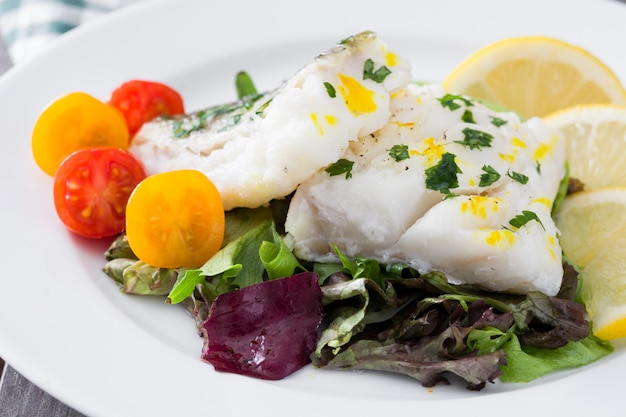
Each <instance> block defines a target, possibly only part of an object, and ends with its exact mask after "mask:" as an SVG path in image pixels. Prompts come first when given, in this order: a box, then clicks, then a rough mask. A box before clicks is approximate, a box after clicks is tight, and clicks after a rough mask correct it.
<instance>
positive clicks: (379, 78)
mask: <svg viewBox="0 0 626 417" xmlns="http://www.w3.org/2000/svg"><path fill="white" fill-rule="evenodd" d="M389 74H391V70H390V69H389V68H387V67H386V66H384V65H382V66H380V67H378V69H377V70H376V71H374V61H372V60H371V58H368V59H367V61H365V65H364V66H363V79H364V80H367V79H370V80H372V81H375V82H377V83H382V82H383V81H385V78H387V76H388V75H389Z"/></svg>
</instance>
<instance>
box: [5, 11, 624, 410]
mask: <svg viewBox="0 0 626 417" xmlns="http://www.w3.org/2000/svg"><path fill="white" fill-rule="evenodd" d="M625 21H626V4H619V3H618V2H616V1H615V2H613V1H608V0H588V1H578V0H576V1H574V0H563V1H555V0H552V1H545V0H524V1H518V2H508V3H506V2H503V1H498V0H472V1H466V0H452V1H451V0H438V1H434V0H429V1H419V0H412V1H406V0H385V1H382V2H381V1H375V0H360V1H358V2H357V1H353V2H350V1H344V2H340V1H336V0H317V1H315V2H308V3H306V4H303V5H300V4H297V3H296V2H286V1H285V2H281V1H280V0H264V1H252V0H239V1H222V2H219V3H212V2H205V1H193V0H187V1H180V0H176V1H169V2H167V1H166V2H163V1H148V2H146V3H144V4H138V5H136V6H131V7H129V8H128V9H126V10H123V11H121V12H118V13H114V14H112V15H110V16H107V17H106V18H103V19H101V20H98V21H95V22H93V24H90V25H87V26H85V27H82V28H80V29H78V30H75V31H73V32H71V33H69V34H68V35H66V36H64V37H62V38H61V39H60V40H59V41H58V42H57V43H56V44H55V45H54V46H53V47H51V48H50V49H49V50H48V51H46V53H43V54H42V55H40V56H38V57H37V58H36V59H34V60H32V61H30V62H28V63H26V64H24V65H22V66H20V67H17V68H14V69H13V70H11V71H9V73H7V74H6V75H5V76H4V77H2V78H0V121H1V123H0V126H1V127H2V128H1V130H0V132H1V133H0V137H1V138H2V144H1V146H2V148H1V149H2V152H1V153H0V158H1V162H0V184H1V190H2V216H0V221H1V222H2V223H1V228H0V230H2V238H1V239H0V242H1V243H0V257H1V262H0V294H1V297H0V356H2V357H4V358H5V359H6V360H7V361H8V362H9V363H10V364H11V365H12V366H13V367H15V368H16V369H17V370H18V371H19V372H21V373H22V374H24V375H25V376H26V377H27V378H29V379H30V380H32V381H33V382H34V383H36V384H37V385H39V386H40V387H41V388H43V389H44V390H46V391H48V392H50V393H51V394H52V395H54V396H56V397H58V398H59V399H61V400H62V401H64V402H66V403H68V404H69V405H71V406H73V407H75V408H77V409H78V410H80V411H82V412H83V413H86V414H88V415H91V416H107V417H124V416H132V417H136V416H141V415H144V416H145V415H153V416H180V415H192V414H199V415H210V414H211V415H221V416H228V415H246V414H249V415H250V414H261V415H264V414H268V415H270V414H271V415H276V416H280V415H292V414H294V413H296V414H297V415H300V416H314V415H315V416H319V415H323V414H328V413H330V414H333V415H345V413H346V412H348V413H350V415H361V416H369V415H372V416H374V415H376V416H379V415H382V413H385V414H386V415H399V413H402V414H406V413H407V412H411V413H417V412H419V413H420V414H428V413H429V412H435V411H437V412H438V413H441V412H445V413H446V414H453V413H464V414H465V415H474V414H484V413H485V412H486V410H487V409H486V408H483V407H489V410H506V411H505V413H506V415H507V416H517V415H522V414H524V415H526V414H528V410H529V409H533V410H537V412H539V413H541V414H546V415H548V414H553V413H558V415H561V414H563V415H564V414H565V413H566V412H567V411H568V410H576V411H579V412H581V413H582V412H587V413H592V412H593V413H599V412H602V411H604V412H609V410H610V409H611V407H613V406H614V405H615V404H616V403H617V401H618V400H619V399H620V395H622V384H621V383H622V382H623V373H624V372H626V357H625V356H624V354H623V353H624V351H623V349H618V350H617V351H616V353H615V354H613V355H611V356H609V357H607V358H605V359H603V360H601V361H599V362H597V363H595V364H593V365H591V366H588V367H585V368H582V369H577V370H572V371H567V372H560V373H556V374H553V375H550V376H548V377H546V378H543V379H541V380H539V381H537V382H535V383H532V384H525V385H505V384H500V383H496V384H493V385H491V384H490V385H488V386H487V387H486V388H485V389H484V390H483V391H481V392H469V391H466V390H465V389H464V388H463V387H462V384H456V385H452V386H436V387H434V388H432V389H426V388H424V387H422V386H421V385H420V384H419V383H417V382H414V381H413V380H411V379H409V378H402V377H397V376H391V375H383V374H377V373H347V372H336V371H335V372H333V371H322V370H313V369H310V368H306V369H304V370H302V371H301V372H298V373H297V374H295V375H293V376H291V377H289V378H287V379H285V380H283V381H279V382H266V381H260V380H255V379H251V378H246V377H242V376H238V375H231V374H223V373H216V372H215V371H214V370H213V369H212V367H211V366H210V365H208V364H205V363H203V362H201V361H200V359H199V355H200V349H201V346H202V341H201V339H200V338H199V337H198V336H197V335H196V333H195V327H194V324H193V322H192V320H191V319H190V318H189V317H188V316H187V315H186V313H184V312H183V311H182V309H181V308H179V307H176V306H168V305H165V304H162V303H161V302H159V301H157V300H155V299H148V298H142V297H132V296H127V295H122V294H120V293H119V292H118V290H117V288H116V286H115V284H114V283H113V282H112V281H110V280H109V279H108V278H107V277H105V276H104V274H103V273H101V272H100V268H101V267H102V266H103V262H104V261H103V256H102V254H103V251H104V250H105V248H106V246H107V245H106V243H103V242H92V241H86V240H83V239H79V238H76V237H74V236H72V235H70V234H69V233H68V232H67V231H66V230H65V229H64V227H63V226H62V225H61V224H60V222H59V221H58V220H57V218H56V215H55V213H54V209H53V205H52V198H51V188H52V187H51V186H52V181H51V178H49V177H47V176H46V175H45V174H43V173H42V172H40V171H39V169H38V168H37V167H36V166H35V164H34V162H33V159H32V156H31V152H30V132H31V129H32V126H33V124H34V122H35V120H36V118H37V115H38V114H39V112H40V111H41V110H42V109H43V108H44V106H45V105H46V104H47V103H49V102H50V101H51V100H53V99H54V98H56V97H58V96H60V95H62V94H65V93H68V92H70V91H86V92H89V93H91V94H93V95H95V96H98V97H100V98H102V99H106V98H107V96H108V94H109V92H110V91H111V90H112V89H113V88H114V87H116V86H117V85H118V84H120V83H121V82H123V81H126V80H128V79H131V78H144V79H153V80H159V81H163V82H166V83H168V84H170V85H172V86H174V87H175V88H176V89H178V90H179V91H181V93H182V94H183V96H184V97H185V99H186V103H187V107H188V109H190V110H191V109H199V108H200V107H203V106H206V105H209V104H214V103H218V102H221V101H224V100H229V99H232V98H233V97H234V94H235V93H234V87H233V77H234V74H235V73H236V71H238V70H240V69H245V70H247V71H249V72H250V73H251V74H252V76H253V78H254V79H255V82H256V84H257V86H258V87H259V88H260V89H269V88H272V87H274V86H276V85H277V84H278V83H279V82H280V81H281V80H282V79H283V78H285V77H287V76H289V75H291V74H292V73H293V72H294V71H295V70H297V69H298V68H299V67H300V66H302V65H304V64H306V63H308V62H309V61H310V60H311V59H312V58H313V57H314V56H315V55H316V54H318V53H320V52H322V51H324V50H325V49H326V48H328V47H330V46H332V45H333V44H334V43H335V42H336V41H338V40H340V39H342V38H344V37H346V36H347V35H350V34H354V33H357V32H360V31H362V30H365V29H371V30H374V31H376V32H377V33H378V34H379V35H380V37H381V38H382V39H383V40H385V41H386V42H387V43H388V44H389V46H390V48H391V49H392V50H395V51H397V52H399V53H401V54H402V55H404V56H406V57H408V58H409V59H410V60H411V61H412V62H413V63H414V66H415V70H414V74H415V77H416V78H418V79H421V80H439V79H441V78H442V77H444V76H445V75H446V74H447V72H448V71H450V70H452V68H453V67H454V66H455V65H457V64H458V63H459V62H460V61H461V60H462V59H463V58H465V57H466V56H467V55H469V54H470V53H471V52H473V51H474V50H475V49H476V48H478V47H480V46H483V45H485V44H487V43H490V42H492V41H495V40H498V39H500V38H503V37H507V36H515V35H534V34H543V35H550V36H555V37H559V38H562V39H564V40H567V41H570V42H572V43H575V44H578V45H580V46H582V47H584V48H587V49H589V50H591V51H592V52H593V53H595V54H596V55H597V56H598V57H600V59H602V60H603V61H605V62H606V63H607V64H608V65H609V66H610V67H611V68H613V69H614V70H615V72H616V73H617V75H618V76H619V77H620V78H621V79H622V80H626V57H625V55H624V53H623V50H622V47H621V44H622V43H623V40H624V39H626V26H625V25H624V22H625ZM565 396H566V397H567V398H568V400H565V399H564V397H565ZM578 398H580V400H578ZM553 415H554V414H553Z"/></svg>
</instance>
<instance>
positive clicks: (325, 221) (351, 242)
mask: <svg viewBox="0 0 626 417" xmlns="http://www.w3.org/2000/svg"><path fill="white" fill-rule="evenodd" d="M391 109H392V114H391V117H390V119H389V121H388V122H387V124H386V125H385V126H384V127H382V128H381V129H379V130H378V131H376V132H374V133H373V134H371V135H366V136H361V137H360V138H359V141H358V142H354V143H351V145H350V148H349V149H348V151H347V152H346V153H345V154H344V155H343V158H345V159H346V160H349V161H351V162H353V167H352V170H351V171H350V172H349V173H347V174H346V175H330V174H329V172H326V171H320V172H318V173H317V174H316V175H315V176H313V177H312V178H310V179H309V180H307V181H306V182H304V183H303V184H301V185H300V187H299V188H298V190H297V191H296V193H295V196H294V198H293V199H292V203H291V206H290V210H289V214H288V217H287V223H286V230H287V232H288V233H289V235H290V237H291V238H292V240H293V245H294V252H295V253H296V255H298V256H299V257H301V258H303V259H307V260H312V261H331V260H334V259H336V254H335V251H334V249H333V246H334V245H336V247H337V248H338V249H339V250H340V251H342V252H343V253H344V254H346V255H348V256H350V257H353V256H357V255H358V256H364V257H371V258H374V259H377V260H379V261H381V262H383V263H391V262H403V263H408V264H410V265H411V266H413V267H414V268H416V269H417V270H418V271H420V272H422V273H425V272H430V271H443V272H445V273H446V276H447V278H448V280H449V281H450V282H452V283H457V284H475V285H478V286H480V287H483V288H486V289H489V290H494V291H504V292H512V293H527V292H529V291H541V292H544V293H546V294H549V295H555V294H556V293H557V292H558V290H559V288H560V284H561V280H562V276H563V269H562V263H561V262H562V259H561V249H560V246H559V243H558V238H557V229H556V227H555V225H554V222H553V221H552V218H551V216H550V211H551V207H552V204H553V199H554V197H555V195H556V193H557V189H558V186H559V183H560V181H561V179H562V178H563V176H564V174H565V172H564V148H563V142H562V140H561V138H560V137H559V136H558V134H557V132H555V131H553V130H551V129H549V128H548V127H546V126H545V125H544V124H543V123H542V121H541V120H540V119H536V118H535V119H530V120H528V121H526V122H522V121H521V120H520V119H519V118H518V116H517V115H515V114H514V113H497V112H495V111H492V110H490V109H489V108H487V107H485V106H483V105H481V104H480V103H478V102H476V101H471V100H470V99H469V98H467V97H461V96H453V95H445V94H444V93H443V91H442V90H441V89H440V87H438V86H423V87H418V86H416V85H409V86H407V87H406V88H405V89H403V90H402V91H401V92H398V93H397V94H394V96H393V98H392V101H391Z"/></svg>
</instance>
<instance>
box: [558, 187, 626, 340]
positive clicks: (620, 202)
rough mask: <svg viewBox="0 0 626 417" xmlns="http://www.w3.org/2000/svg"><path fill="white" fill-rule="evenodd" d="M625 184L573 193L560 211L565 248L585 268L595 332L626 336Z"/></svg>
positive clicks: (583, 277)
mask: <svg viewBox="0 0 626 417" xmlns="http://www.w3.org/2000/svg"><path fill="white" fill-rule="evenodd" d="M625 214H626V187H616V188H613V187H611V188H609V187H607V188H603V189H598V190H593V191H585V192H579V193H575V194H572V195H570V196H568V197H567V198H566V199H565V200H564V201H563V204H562V205H561V206H560V208H559V209H558V211H557V212H556V215H555V221H556V225H557V227H558V228H559V229H560V231H561V237H560V239H561V247H562V249H563V253H564V254H565V256H566V257H567V258H569V259H570V260H571V261H572V262H573V263H574V264H575V265H577V266H578V267H579V268H580V272H581V275H580V276H581V281H582V287H581V297H582V300H583V302H584V303H585V306H586V308H587V312H588V313H589V317H590V319H591V321H592V325H593V333H594V334H595V335H596V336H598V337H600V338H602V339H605V340H614V339H618V338H623V337H626V216H625Z"/></svg>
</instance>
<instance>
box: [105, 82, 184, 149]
mask: <svg viewBox="0 0 626 417" xmlns="http://www.w3.org/2000/svg"><path fill="white" fill-rule="evenodd" d="M109 104H110V105H112V106H113V107H115V108H117V109H118V110H120V111H121V112H122V114H123V115H124V117H125V118H126V123H127V124H128V132H129V134H130V136H131V137H132V136H133V135H134V134H135V133H137V131H138V130H139V129H140V128H141V126H142V125H143V124H144V123H145V122H148V121H150V120H152V119H154V118H155V117H157V116H163V115H167V116H174V115H176V114H183V113H184V112H185V108H184V105H183V99H182V97H181V96H180V94H178V92H176V91H175V90H174V89H172V88H171V87H169V86H167V85H165V84H161V83H158V82H154V81H143V80H131V81H127V82H125V83H124V84H122V85H120V86H119V87H118V88H116V89H115V90H114V91H113V93H112V94H111V98H110V99H109Z"/></svg>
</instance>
